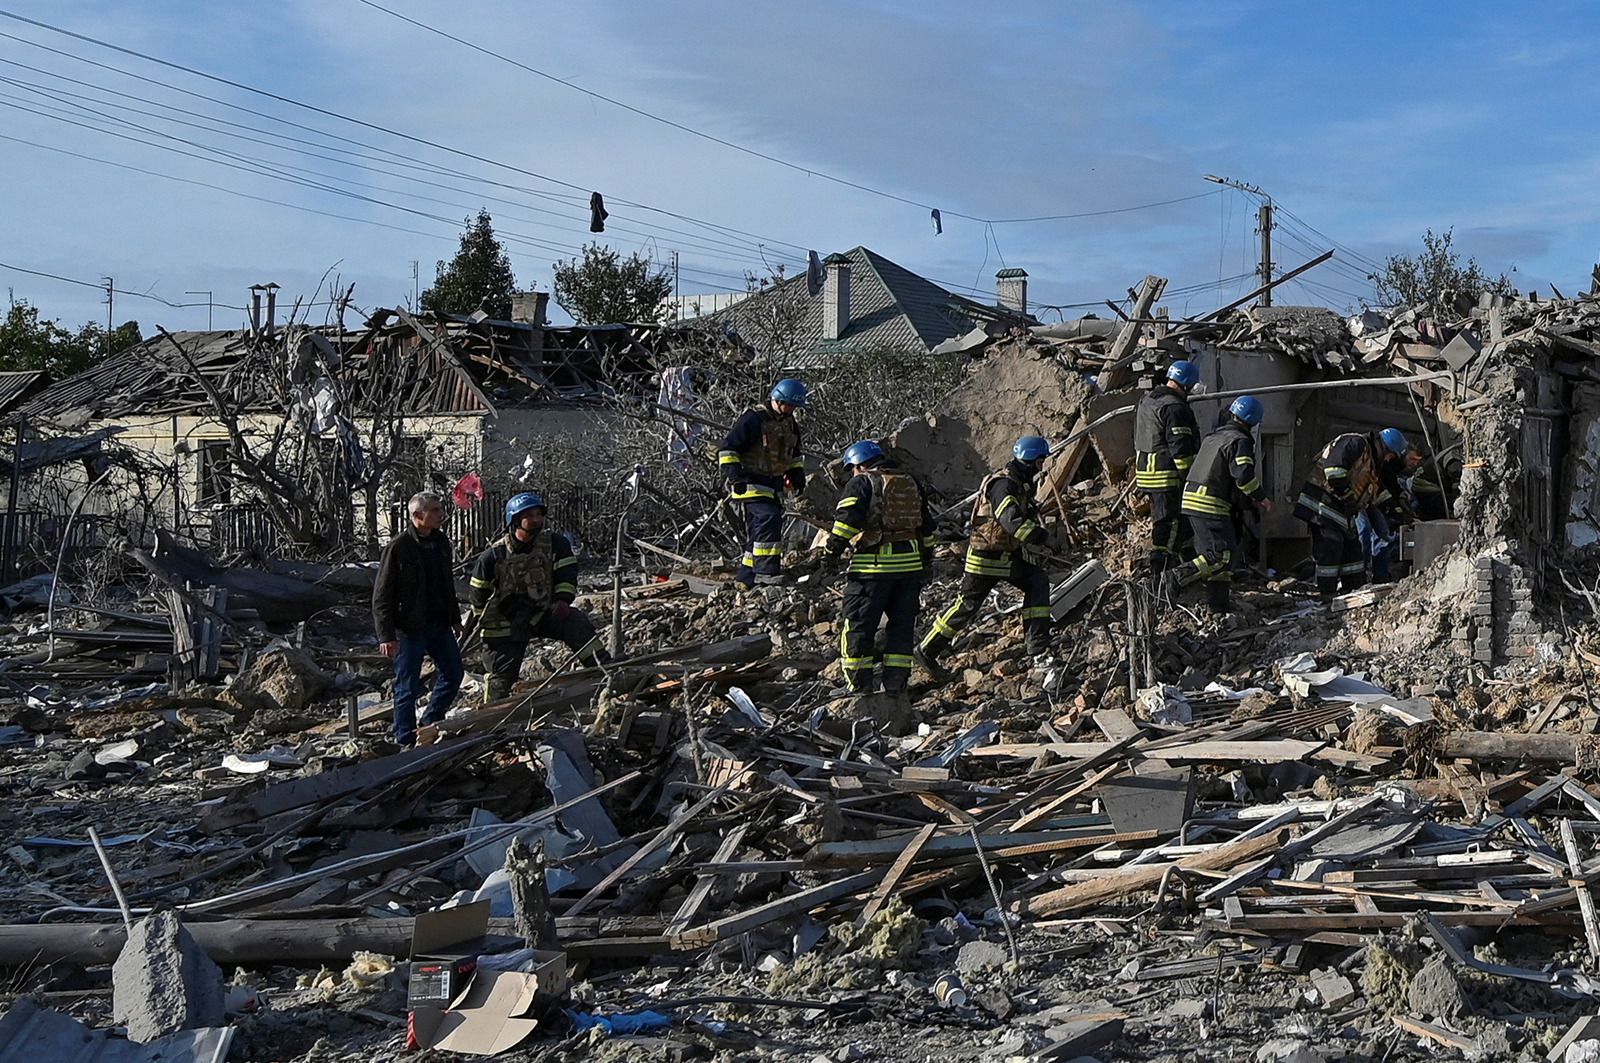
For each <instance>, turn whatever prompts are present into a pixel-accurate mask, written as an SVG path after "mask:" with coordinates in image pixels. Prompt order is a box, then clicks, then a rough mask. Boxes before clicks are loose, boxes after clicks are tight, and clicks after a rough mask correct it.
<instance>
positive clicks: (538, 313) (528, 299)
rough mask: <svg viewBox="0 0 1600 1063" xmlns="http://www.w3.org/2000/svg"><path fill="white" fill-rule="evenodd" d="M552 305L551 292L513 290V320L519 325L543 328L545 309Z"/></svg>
mask: <svg viewBox="0 0 1600 1063" xmlns="http://www.w3.org/2000/svg"><path fill="white" fill-rule="evenodd" d="M549 306H550V293H549V292H512V293H511V320H512V321H515V322H516V323H518V324H519V325H533V326H534V327H535V328H543V327H544V325H545V324H546V320H545V310H546V309H547V308H548V307H549Z"/></svg>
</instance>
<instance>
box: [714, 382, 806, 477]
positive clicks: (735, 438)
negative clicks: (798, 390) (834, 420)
mask: <svg viewBox="0 0 1600 1063" xmlns="http://www.w3.org/2000/svg"><path fill="white" fill-rule="evenodd" d="M717 464H718V466H719V467H720V468H721V469H722V475H723V476H725V477H727V478H728V481H729V482H730V483H742V484H744V485H745V489H744V490H743V491H740V492H736V493H735V494H734V496H733V497H734V498H737V499H751V498H777V497H778V495H779V494H780V493H781V492H782V491H783V484H784V479H785V478H786V477H789V478H793V479H794V480H795V481H796V489H797V490H798V489H799V488H800V487H803V486H804V485H805V475H806V474H805V464H804V463H803V462H802V461H801V460H800V426H799V425H798V424H796V423H795V419H794V414H793V413H787V414H784V415H782V416H779V414H778V411H777V410H774V409H773V408H772V407H771V406H770V405H766V406H757V407H756V408H755V409H753V410H751V411H749V412H748V413H746V414H745V415H744V416H742V417H740V418H739V419H738V420H737V421H735V422H734V423H733V428H732V429H730V430H729V432H728V435H727V438H725V439H724V440H723V441H722V449H721V450H720V451H718V452H717Z"/></svg>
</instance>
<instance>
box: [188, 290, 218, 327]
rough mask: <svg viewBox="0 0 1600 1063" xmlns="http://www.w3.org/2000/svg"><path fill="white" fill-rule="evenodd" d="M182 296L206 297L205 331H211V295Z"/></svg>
mask: <svg viewBox="0 0 1600 1063" xmlns="http://www.w3.org/2000/svg"><path fill="white" fill-rule="evenodd" d="M183 294H184V295H203V296H205V297H206V331H207V332H210V331H211V330H212V329H211V293H210V292H184V293H183Z"/></svg>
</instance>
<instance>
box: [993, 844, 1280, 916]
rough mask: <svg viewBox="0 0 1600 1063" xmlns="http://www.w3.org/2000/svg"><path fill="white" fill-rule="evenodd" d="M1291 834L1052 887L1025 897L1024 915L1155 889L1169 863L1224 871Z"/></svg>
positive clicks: (1070, 908) (1055, 911)
mask: <svg viewBox="0 0 1600 1063" xmlns="http://www.w3.org/2000/svg"><path fill="white" fill-rule="evenodd" d="M1290 837H1291V833H1290V831H1289V830H1288V828H1282V829H1280V830H1278V831H1276V832H1274V833H1271V834H1264V835H1261V836H1259V837H1255V838H1246V839H1244V840H1241V841H1235V842H1230V843H1228V844H1226V845H1221V846H1218V847H1217V848H1215V849H1213V850H1211V851H1210V852H1206V853H1201V854H1199V855H1196V856H1189V857H1185V858H1184V859H1182V860H1179V861H1178V862H1177V863H1176V864H1170V865H1160V864H1153V865H1149V866H1141V867H1139V868H1137V869H1134V870H1125V871H1120V872H1117V873H1115V874H1111V875H1107V876H1105V877H1103V878H1097V879H1093V880H1091V881H1089V882H1083V883H1079V884H1078V885H1074V886H1064V887H1062V888H1061V889H1057V890H1051V891H1050V892H1049V893H1041V894H1039V896H1037V897H1032V898H1029V899H1027V900H1025V901H1023V902H1022V904H1021V911H1022V913H1023V914H1024V915H1028V916H1033V917H1035V918H1038V917H1048V916H1052V915H1059V914H1060V913H1062V912H1070V911H1075V910H1077V909H1079V908H1090V907H1093V906H1094V905H1097V904H1103V903H1105V902H1106V901H1109V900H1115V899H1116V898H1118V897H1122V896H1125V895H1127V894H1129V893H1137V892H1140V891H1141V890H1148V889H1154V888H1155V887H1156V886H1157V885H1159V884H1160V882H1161V878H1162V876H1163V875H1165V874H1166V873H1167V869H1168V867H1176V868H1178V869H1180V870H1186V871H1187V870H1207V871H1221V870H1224V869H1227V868H1230V867H1234V866H1235V865H1237V864H1241V863H1244V862H1245V861H1248V860H1255V859H1258V858H1259V857H1261V856H1263V855H1264V854H1267V853H1272V852H1276V851H1277V850H1279V849H1280V848H1282V847H1283V845H1284V844H1285V843H1286V842H1287V841H1288V840H1289V838H1290Z"/></svg>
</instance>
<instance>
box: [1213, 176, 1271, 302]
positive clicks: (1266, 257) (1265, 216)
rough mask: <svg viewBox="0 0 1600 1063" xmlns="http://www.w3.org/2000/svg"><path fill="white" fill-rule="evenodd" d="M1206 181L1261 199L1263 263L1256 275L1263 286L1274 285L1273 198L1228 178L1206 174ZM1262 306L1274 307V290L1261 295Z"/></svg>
mask: <svg viewBox="0 0 1600 1063" xmlns="http://www.w3.org/2000/svg"><path fill="white" fill-rule="evenodd" d="M1205 179H1206V180H1207V181H1211V182H1213V183H1215V184H1219V185H1227V186H1228V187H1229V188H1237V189H1238V190H1239V191H1241V192H1249V193H1250V194H1251V195H1253V196H1260V197H1261V208H1260V209H1259V210H1257V211H1256V232H1257V233H1259V234H1260V235H1261V263H1260V265H1258V266H1256V275H1257V276H1259V277H1260V278H1261V283H1262V284H1271V283H1272V226H1273V221H1272V197H1271V196H1269V195H1267V194H1266V193H1265V192H1263V191H1261V189H1259V188H1257V187H1256V186H1255V185H1250V184H1245V183H1244V182H1243V181H1235V180H1232V179H1231V178H1227V177H1217V176H1216V175H1215V174H1209V173H1208V174H1206V175H1205ZM1260 305H1261V306H1271V305H1272V290H1271V289H1270V288H1269V289H1267V290H1266V291H1264V292H1262V293H1261V302H1260Z"/></svg>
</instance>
